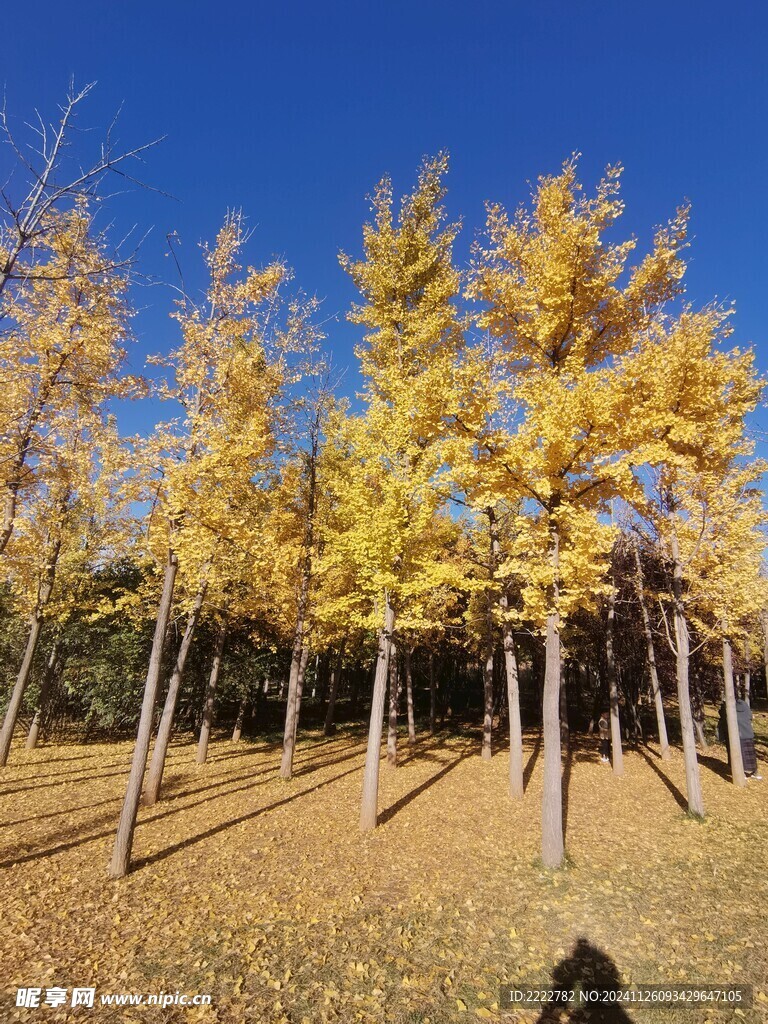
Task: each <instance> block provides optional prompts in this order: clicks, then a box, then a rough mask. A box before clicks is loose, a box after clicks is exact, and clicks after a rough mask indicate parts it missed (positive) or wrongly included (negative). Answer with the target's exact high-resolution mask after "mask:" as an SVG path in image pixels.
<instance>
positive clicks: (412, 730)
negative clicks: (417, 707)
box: [405, 647, 416, 746]
mask: <svg viewBox="0 0 768 1024" xmlns="http://www.w3.org/2000/svg"><path fill="white" fill-rule="evenodd" d="M411 668H412V666H411V649H410V648H409V647H406V649H405V697H406V703H407V705H408V743H409V745H410V746H413V745H414V744H415V742H416V720H415V718H414V714H413V672H412V671H411Z"/></svg>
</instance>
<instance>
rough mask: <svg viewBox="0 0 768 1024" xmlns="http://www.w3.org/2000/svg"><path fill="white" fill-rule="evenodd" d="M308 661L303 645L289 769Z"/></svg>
mask: <svg viewBox="0 0 768 1024" xmlns="http://www.w3.org/2000/svg"><path fill="white" fill-rule="evenodd" d="M308 663H309V648H308V647H304V648H302V651H301V661H300V662H299V678H298V680H297V683H296V714H295V715H294V716H293V746H292V748H291V770H293V755H294V752H295V750H296V735H297V733H298V729H299V717H300V715H301V697H302V694H303V693H304V680H305V679H306V676H307V664H308Z"/></svg>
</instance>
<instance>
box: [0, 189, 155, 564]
mask: <svg viewBox="0 0 768 1024" xmlns="http://www.w3.org/2000/svg"><path fill="white" fill-rule="evenodd" d="M51 216H53V214H51ZM55 217H56V224H55V226H54V227H53V228H52V229H51V231H50V232H49V233H48V235H47V236H46V248H45V255H46V258H45V260H44V262H41V263H40V264H39V266H38V271H37V274H36V275H35V276H34V277H33V278H32V279H31V280H29V281H27V282H26V283H25V284H24V286H23V287H21V288H20V289H19V291H18V294H17V296H16V297H15V302H14V316H13V322H12V324H11V325H10V328H9V330H8V331H7V332H6V333H5V335H4V337H3V344H2V346H1V347H0V383H2V387H0V502H2V524H0V553H2V551H3V550H4V549H5V547H6V545H7V544H8V541H9V540H10V537H11V534H12V533H13V528H14V523H15V519H16V514H17V511H18V508H19V503H20V501H22V502H23V500H24V498H25V496H26V495H28V494H30V493H31V492H32V491H33V490H34V486H35V473H36V466H37V464H38V462H39V461H40V460H41V459H45V457H46V451H49V450H50V448H51V445H52V444H53V443H55V437H56V428H55V421H56V418H57V417H59V416H83V417H88V416H89V415H91V414H93V413H94V412H95V411H96V410H98V409H100V408H102V407H103V405H104V403H105V402H106V401H107V400H108V399H114V398H125V397H128V396H130V395H131V394H132V393H135V391H136V385H137V382H136V381H135V380H134V379H132V378H131V377H130V376H128V375H125V374H121V370H122V369H123V364H124V359H125V342H126V339H127V337H128V323H129V309H128V306H127V302H126V288H127V281H126V278H125V276H124V275H123V274H121V273H119V272H116V271H107V270H105V269H104V266H105V262H106V241H105V239H104V238H103V237H100V236H99V235H97V234H96V233H95V232H94V230H93V224H92V218H91V215H90V213H89V211H88V208H87V207H86V206H85V205H82V204H81V205H79V206H78V207H77V208H76V209H74V210H71V211H69V212H66V213H57V214H56V215H55Z"/></svg>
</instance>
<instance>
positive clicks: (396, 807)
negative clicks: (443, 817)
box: [378, 744, 475, 825]
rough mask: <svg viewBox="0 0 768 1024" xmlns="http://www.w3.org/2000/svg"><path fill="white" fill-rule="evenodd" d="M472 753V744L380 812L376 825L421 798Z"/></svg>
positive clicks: (383, 822) (473, 747) (386, 820)
mask: <svg viewBox="0 0 768 1024" xmlns="http://www.w3.org/2000/svg"><path fill="white" fill-rule="evenodd" d="M474 751H475V746H474V744H473V745H472V747H471V748H468V749H467V750H465V751H463V752H462V753H460V754H459V756H458V757H456V758H454V759H453V761H449V762H448V764H446V765H445V766H444V767H443V768H441V769H440V771H439V772H436V774H435V775H430V777H429V778H428V779H427V780H426V781H425V782H422V783H421V785H420V786H416V788H415V789H412V790H411V791H410V793H406V794H405V796H401V797H400V799H399V800H396V801H395V803H393V804H392V805H391V806H390V807H387V809H386V810H385V811H382V812H381V814H380V815H379V817H378V824H379V825H384V824H386V822H388V821H390V820H391V819H392V818H393V817H394V816H395V815H396V814H397V813H398V811H402V809H403V808H404V807H407V806H408V804H409V803H410V802H411V801H412V800H415V799H416V797H418V796H421V794H422V793H426V791H427V790H428V789H430V788H431V787H432V786H434V784H435V783H436V782H439V781H440V779H442V778H444V777H445V776H446V775H447V774H448V772H451V771H453V769H454V768H455V767H456V766H457V765H459V764H461V762H462V761H465V760H466V759H467V758H468V757H472V755H473V753H474Z"/></svg>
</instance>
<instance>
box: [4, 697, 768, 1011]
mask: <svg viewBox="0 0 768 1024" xmlns="http://www.w3.org/2000/svg"><path fill="white" fill-rule="evenodd" d="M755 719H756V726H757V728H758V730H759V733H760V735H759V739H758V756H759V758H760V761H761V762H762V772H763V774H765V776H766V781H765V782H758V781H752V782H749V783H748V785H747V788H746V789H744V790H736V789H735V788H734V787H733V786H732V785H731V784H730V783H729V781H728V775H727V768H726V764H725V751H724V749H723V747H722V746H719V745H715V746H712V747H711V748H710V749H709V750H708V751H707V752H706V754H705V755H704V756H702V757H701V776H702V785H703V791H704V798H705V802H706V808H707V816H706V818H705V819H704V820H703V821H698V820H694V819H692V818H689V817H687V816H686V814H685V813H684V805H685V801H684V798H683V796H682V794H683V793H684V768H683V761H682V754H681V752H680V751H679V750H675V751H674V753H673V758H672V760H671V761H667V762H663V761H661V760H660V759H659V757H658V752H657V748H656V747H655V745H654V744H651V745H650V746H648V747H641V748H638V749H631V748H630V749H628V750H627V752H626V754H625V774H624V775H623V777H621V778H615V777H614V776H613V774H612V771H611V769H610V767H609V766H606V765H604V764H601V763H600V760H599V757H598V754H597V741H596V739H594V738H593V737H575V738H574V742H573V744H572V747H571V753H570V755H569V756H568V757H566V758H564V784H565V785H564V789H565V794H566V807H567V823H566V844H567V850H568V858H569V863H568V867H567V868H565V869H564V870H561V871H557V872H548V871H544V870H543V869H542V868H541V866H540V863H539V861H538V854H539V844H540V802H541V785H542V756H541V749H540V743H539V740H538V737H537V735H535V734H531V735H527V736H526V737H525V763H526V779H527V788H526V794H525V798H524V800H523V801H522V802H521V803H519V804H513V803H512V802H511V801H510V800H509V798H508V797H507V771H508V759H507V755H506V752H505V750H504V747H503V745H502V744H501V743H499V745H498V753H496V754H495V756H494V757H493V758H492V760H491V761H490V762H483V761H482V760H481V758H480V756H479V745H478V741H477V739H476V737H475V736H470V735H467V736H447V735H439V736H436V737H434V738H429V737H423V736H422V737H421V738H420V739H419V741H418V743H417V745H416V747H415V748H414V749H413V750H408V749H407V745H406V744H403V746H402V748H401V751H400V756H401V763H400V765H399V766H398V767H397V768H396V769H391V768H387V767H386V765H384V764H382V770H381V790H380V808H381V816H380V821H381V824H380V826H379V828H377V829H376V831H375V832H373V833H369V834H367V835H361V834H360V832H359V831H358V811H359V796H360V786H361V779H362V766H363V760H364V746H363V735H362V733H361V731H360V730H359V729H357V730H354V729H343V730H340V731H339V733H338V735H337V736H336V737H334V738H332V739H322V738H321V737H319V736H317V735H315V736H312V735H310V736H308V737H307V736H304V737H303V738H302V739H301V740H300V743H299V747H298V751H297V755H296V765H295V768H296V772H295V776H294V778H293V780H292V781H291V782H283V781H281V780H280V779H279V778H278V773H277V769H278V765H279V747H278V746H277V745H276V744H274V743H270V744H267V743H265V742H260V741H253V742H248V741H243V742H241V743H240V744H238V745H232V744H231V743H228V742H226V741H225V740H224V739H221V740H219V741H218V742H215V743H213V744H212V747H211V757H210V759H209V762H208V764H207V765H205V766H203V767H201V768H198V767H196V766H195V764H194V748H193V746H192V745H191V743H190V742H189V741H188V740H187V739H186V738H182V739H179V740H178V741H177V742H176V743H175V744H174V745H173V747H172V749H171V751H170V758H169V763H168V766H167V768H166V784H165V795H164V799H163V800H162V802H161V803H160V804H158V805H157V806H156V807H154V808H152V809H145V808H142V810H141V811H140V817H139V826H138V828H137V831H136V838H135V843H134V868H133V871H132V873H131V874H130V875H129V876H128V877H126V878H125V879H123V880H121V881H119V882H112V881H109V880H108V878H107V873H106V869H107V863H108V861H109V857H110V853H111V845H112V838H113V835H114V829H115V824H116V819H117V815H118V812H119V808H120V805H121V800H122V796H123V793H124V788H125V781H126V773H127V769H128V764H129V760H130V756H131V750H132V744H131V743H127V742H125V743H114V744H109V745H90V746H86V747H77V746H53V745H51V746H47V747H42V748H40V749H38V750H36V751H32V752H25V751H23V750H22V749H20V748H15V749H14V750H13V751H12V765H10V766H9V767H8V768H7V769H4V770H3V771H2V774H1V775H0V907H1V908H2V913H1V914H0V979H1V981H2V984H0V1021H2V1022H6V1021H40V1022H45V1021H51V1022H52V1021H64V1020H71V1021H84V1022H85V1021H95V1022H96V1021H98V1022H101V1021H105V1022H111V1021H115V1022H141V1024H155V1022H168V1024H172V1022H173V1024H175V1022H181V1021H185V1022H204V1024H208V1022H222V1024H230V1022H232V1024H235V1022H246V1021H248V1022H250V1021H253V1022H262V1021H264V1022H269V1024H272V1022H290V1024H301V1022H305V1024H315V1022H325V1021H342V1022H354V1021H363V1022H377V1024H378V1022H380V1021H393V1022H402V1024H406V1022H410V1024H416V1022H421V1024H443V1022H447V1021H454V1020H455V1021H465V1022H471V1021H473V1020H491V1021H495V1020H498V1021H535V1020H537V1019H539V1014H538V1012H537V1011H535V1010H527V1011H516V1012H515V1013H512V1012H511V1011H506V1010H504V1009H503V1007H500V1004H499V988H500V984H502V983H504V984H505V985H510V986H517V987H521V986H523V985H536V984H547V985H550V984H551V981H552V977H553V970H554V969H555V965H560V966H559V968H558V974H557V977H563V978H566V980H568V981H569V982H570V983H573V982H574V981H575V980H578V979H579V978H581V979H584V978H585V977H588V976H589V973H590V972H592V974H593V976H595V977H596V978H597V980H598V982H599V983H602V981H603V980H610V979H611V977H612V976H614V977H617V978H619V979H620V980H621V982H622V983H625V984H629V983H642V984H651V983H657V984H661V983H663V984H668V983H674V984H680V983H706V984H710V985H712V984H753V985H754V986H755V1004H754V1008H753V1009H746V1010H744V1011H741V1010H739V1011H738V1013H737V1014H736V1015H734V1014H733V1012H732V1011H715V1010H712V1011H709V1010H679V1009H678V1010H667V1009H652V1010H638V1009H629V1010H628V1011H627V1013H626V1015H624V1014H623V1011H622V1012H621V1013H614V1014H613V1015H609V1016H608V1017H605V1018H604V1019H606V1020H612V1021H628V1020H632V1021H645V1020H648V1021H653V1022H657V1024H665V1022H667V1021H678V1020H679V1021H685V1022H688V1024H704V1022H705V1021H712V1022H715V1021H717V1022H721V1021H727V1020H736V1019H739V1020H747V1021H751V1020H754V1021H757V1020H765V1019H768V928H767V927H766V909H767V908H768V872H767V871H766V851H767V850H768V842H767V840H768V770H766V769H768V765H767V764H766V753H768V751H767V748H766V736H767V735H768V715H766V714H765V713H756V715H755ZM54 986H60V987H61V988H64V989H67V990H68V993H67V1001H68V1002H69V999H70V993H71V990H72V988H73V987H76V986H77V987H95V988H96V995H95V1005H94V1007H93V1008H92V1009H89V1008H86V1007H78V1008H76V1009H68V1008H67V1007H66V1006H64V1007H58V1008H54V1007H52V1006H49V1005H41V1006H40V1008H38V1009H17V1008H16V1006H15V1002H16V990H17V988H18V987H37V988H41V989H42V995H41V1003H42V1002H43V1000H44V999H45V997H46V993H47V990H48V989H51V988H53V987H54ZM160 992H164V993H170V994H171V995H174V996H175V994H176V993H177V992H180V993H184V994H187V995H190V996H191V995H194V994H210V995H211V996H212V1004H211V1005H210V1006H205V1007H197V1008H186V1007H185V1008H182V1007H181V1006H178V1005H176V1006H169V1007H167V1008H166V1009H160V1008H158V1007H157V1006H148V1005H144V1006H133V1007H128V1006H123V1007H118V1006H115V1005H111V1006H109V1005H104V1004H103V1003H102V999H103V997H104V995H105V994H106V995H110V994H121V993H136V994H150V993H160ZM541 1019H545V1018H541ZM546 1019H548V1020H561V1019H562V1020H566V1019H569V1018H568V1017H567V1015H564V1016H563V1017H560V1016H558V1015H557V1014H555V1015H554V1016H551V1017H548V1018H546ZM570 1019H571V1020H573V1021H576V1020H579V1021H585V1020H598V1019H600V1018H599V1016H597V1015H594V1016H590V1015H589V1014H587V1015H583V1014H582V1015H581V1016H578V1017H577V1016H571V1018H570Z"/></svg>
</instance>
